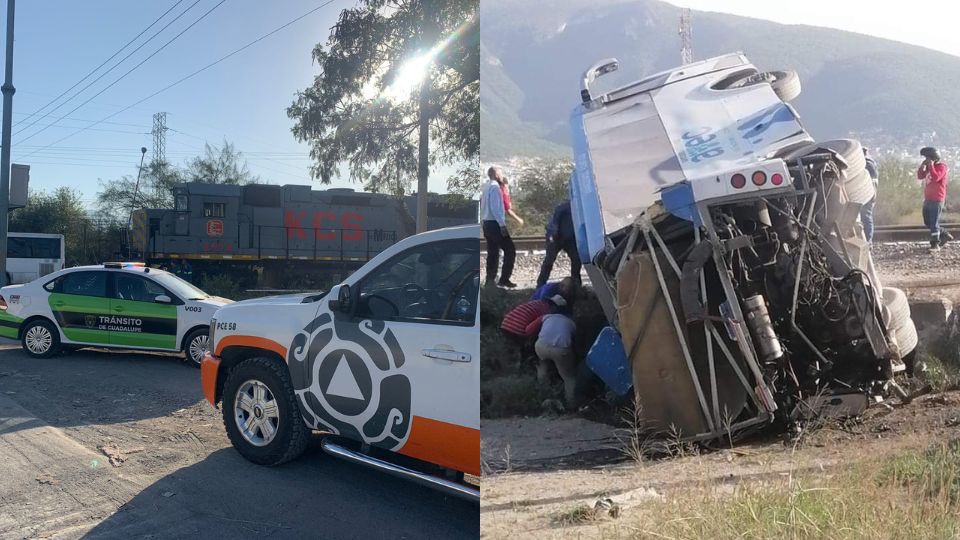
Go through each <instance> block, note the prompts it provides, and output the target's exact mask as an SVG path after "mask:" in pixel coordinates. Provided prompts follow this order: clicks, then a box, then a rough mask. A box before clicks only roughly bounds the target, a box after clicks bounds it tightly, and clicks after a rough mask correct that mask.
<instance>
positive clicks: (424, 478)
mask: <svg viewBox="0 0 960 540" xmlns="http://www.w3.org/2000/svg"><path fill="white" fill-rule="evenodd" d="M320 446H321V448H323V451H324V452H326V453H328V454H330V455H331V456H334V457H338V458H341V459H345V460H347V461H350V462H353V463H356V464H358V465H364V466H366V467H372V468H374V469H377V470H379V471H382V472H385V473H387V474H390V475H393V476H397V477H400V478H405V479H407V480H412V481H414V482H416V483H418V484H420V485H422V486H427V487H430V488H433V489H437V490H439V491H443V492H445V493H448V494H450V495H454V496H456V497H460V498H461V499H466V500H468V501H475V502H480V490H479V489H473V488H471V487H468V486H465V485H463V484H458V483H456V482H451V481H449V480H444V479H443V478H437V477H436V476H433V475H429V474H426V473H422V472H419V471H414V470H412V469H408V468H406V467H401V466H400V465H396V464H393V463H389V462H387V461H383V460H381V459H377V458H374V457H370V456H368V455H366V454H361V453H360V452H355V451H353V450H350V449H348V448H344V447H343V446H340V445H339V444H336V443H333V442H331V441H330V440H329V439H323V441H321V443H320Z"/></svg>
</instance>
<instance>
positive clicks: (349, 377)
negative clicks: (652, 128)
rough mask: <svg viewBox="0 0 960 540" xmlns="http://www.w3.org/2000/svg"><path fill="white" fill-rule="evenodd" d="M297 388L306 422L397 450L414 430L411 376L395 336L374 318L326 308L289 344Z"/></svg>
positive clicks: (291, 369) (318, 427) (293, 375)
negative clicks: (344, 316)
mask: <svg viewBox="0 0 960 540" xmlns="http://www.w3.org/2000/svg"><path fill="white" fill-rule="evenodd" d="M288 350H289V352H288V353H287V364H288V365H289V367H290V374H291V378H292V379H293V387H294V390H295V391H296V394H297V399H298V400H299V402H300V406H301V409H302V410H303V413H304V417H305V419H306V421H307V423H308V424H309V425H310V426H311V427H312V428H313V429H318V430H326V431H330V432H333V433H336V434H338V435H342V436H344V437H348V438H351V439H355V440H358V441H363V442H365V443H367V444H373V445H376V446H381V447H384V448H387V449H390V450H396V449H398V448H400V447H402V446H403V444H404V443H405V442H406V440H407V437H408V435H409V434H410V396H411V388H410V381H409V379H408V378H407V376H406V375H405V374H403V373H402V369H401V368H402V367H403V364H404V356H403V351H402V350H401V349H400V344H399V343H398V342H397V338H396V336H395V335H394V334H393V331H392V330H390V328H388V327H387V326H386V324H384V322H383V321H376V320H361V321H359V322H357V321H348V320H335V319H334V318H333V317H332V316H331V315H330V314H329V313H324V314H322V315H320V316H319V317H317V318H316V319H314V320H313V321H311V322H310V324H308V325H306V326H305V327H304V328H303V330H302V331H300V332H299V333H298V334H297V335H296V336H295V337H294V338H293V343H292V344H291V346H290V348H289V349H288Z"/></svg>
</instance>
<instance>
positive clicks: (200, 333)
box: [183, 328, 210, 367]
mask: <svg viewBox="0 0 960 540" xmlns="http://www.w3.org/2000/svg"><path fill="white" fill-rule="evenodd" d="M209 346H210V331H209V330H207V329H206V328H201V329H199V330H194V331H193V332H190V335H188V336H187V339H185V340H183V354H184V356H186V360H187V363H188V364H190V365H193V366H194V367H200V361H201V360H203V353H205V352H206V351H207V348H208V347H209Z"/></svg>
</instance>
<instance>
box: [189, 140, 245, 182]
mask: <svg viewBox="0 0 960 540" xmlns="http://www.w3.org/2000/svg"><path fill="white" fill-rule="evenodd" d="M203 146H204V155H203V157H196V158H194V159H193V161H191V162H190V164H189V165H188V166H187V170H186V171H185V173H184V176H185V178H186V181H187V182H201V183H204V184H230V185H242V184H256V183H257V182H259V181H260V177H258V176H256V175H254V174H253V173H251V172H250V170H249V169H248V168H247V162H246V160H244V159H243V154H242V153H241V152H238V151H237V150H236V149H234V147H233V145H232V144H230V143H229V142H227V141H223V146H220V147H217V146H211V145H210V143H204V145H203Z"/></svg>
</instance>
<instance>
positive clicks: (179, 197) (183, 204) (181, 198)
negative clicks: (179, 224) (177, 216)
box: [173, 193, 190, 212]
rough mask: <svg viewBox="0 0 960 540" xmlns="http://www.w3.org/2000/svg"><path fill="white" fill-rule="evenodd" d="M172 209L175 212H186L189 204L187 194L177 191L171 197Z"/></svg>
mask: <svg viewBox="0 0 960 540" xmlns="http://www.w3.org/2000/svg"><path fill="white" fill-rule="evenodd" d="M173 209H174V210H176V211H177V212H186V211H187V210H189V209H190V208H189V205H188V204H187V194H186V193H177V194H176V196H175V197H174V199H173Z"/></svg>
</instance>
